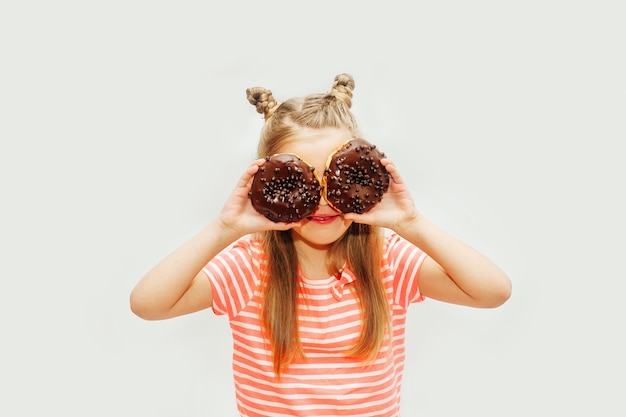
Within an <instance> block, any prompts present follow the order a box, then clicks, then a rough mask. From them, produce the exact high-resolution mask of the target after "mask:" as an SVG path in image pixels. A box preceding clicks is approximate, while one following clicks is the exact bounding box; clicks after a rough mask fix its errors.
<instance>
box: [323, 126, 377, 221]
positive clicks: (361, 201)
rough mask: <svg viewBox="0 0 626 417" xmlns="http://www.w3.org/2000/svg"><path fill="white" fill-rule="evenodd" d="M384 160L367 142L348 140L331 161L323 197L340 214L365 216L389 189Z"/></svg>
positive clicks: (325, 178)
mask: <svg viewBox="0 0 626 417" xmlns="http://www.w3.org/2000/svg"><path fill="white" fill-rule="evenodd" d="M384 157H385V154H384V153H383V152H380V151H379V150H378V149H377V148H376V145H372V144H371V143H369V142H368V141H366V140H365V139H361V138H357V139H352V140H349V141H348V142H346V143H344V144H343V145H342V146H340V147H339V148H337V149H336V150H335V151H334V152H333V153H332V154H331V155H330V156H329V158H328V162H327V163H326V169H325V171H324V177H323V179H322V182H323V184H324V189H325V190H324V191H325V192H324V198H325V199H326V201H328V204H329V205H330V206H331V207H333V208H334V209H335V210H338V211H340V212H341V213H358V214H363V213H365V212H367V211H369V210H370V209H371V208H372V207H374V206H375V205H376V204H378V203H379V202H380V201H381V200H382V198H383V194H384V193H385V192H387V190H388V189H389V174H388V173H387V170H386V169H385V167H384V166H383V165H382V164H381V163H380V160H381V159H382V158H384Z"/></svg>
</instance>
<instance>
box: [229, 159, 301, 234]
mask: <svg viewBox="0 0 626 417" xmlns="http://www.w3.org/2000/svg"><path fill="white" fill-rule="evenodd" d="M264 163H265V159H257V160H256V161H254V163H252V165H250V166H249V167H248V169H246V171H245V172H244V173H243V175H242V176H241V177H240V178H239V181H238V182H237V185H236V186H235V189H234V190H233V192H232V193H231V195H230V197H229V198H228V200H227V201H226V203H225V204H224V207H223V208H222V211H221V213H220V215H219V220H220V222H221V223H222V225H223V226H224V227H226V228H227V229H230V230H232V231H233V232H234V233H235V234H236V235H237V236H244V235H247V234H250V233H255V232H260V231H263V230H288V229H291V228H292V227H293V226H294V225H296V224H297V223H295V222H294V223H274V222H273V221H271V220H269V219H268V218H266V217H265V216H263V215H262V214H260V213H259V212H257V211H256V210H255V209H254V207H252V202H251V200H250V197H249V196H248V193H249V192H250V186H251V184H252V179H253V178H254V174H256V172H257V171H258V170H259V167H260V166H262V165H263V164H264Z"/></svg>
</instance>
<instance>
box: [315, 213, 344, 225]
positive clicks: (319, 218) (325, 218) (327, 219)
mask: <svg viewBox="0 0 626 417" xmlns="http://www.w3.org/2000/svg"><path fill="white" fill-rule="evenodd" d="M337 217H339V215H337V214H328V215H315V216H309V217H308V219H309V220H310V221H312V222H315V223H319V224H327V223H332V222H333V221H334V220H335V219H336V218H337Z"/></svg>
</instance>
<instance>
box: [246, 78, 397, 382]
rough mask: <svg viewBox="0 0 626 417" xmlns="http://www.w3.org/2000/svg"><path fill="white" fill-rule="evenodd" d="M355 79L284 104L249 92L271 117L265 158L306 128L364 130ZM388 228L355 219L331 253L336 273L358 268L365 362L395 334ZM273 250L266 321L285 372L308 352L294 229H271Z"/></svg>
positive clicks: (261, 150)
mask: <svg viewBox="0 0 626 417" xmlns="http://www.w3.org/2000/svg"><path fill="white" fill-rule="evenodd" d="M353 89H354V80H353V78H352V76H350V75H349V74H339V75H337V76H336V77H335V80H334V83H333V86H332V89H331V91H330V92H329V93H325V94H312V95H309V96H306V97H300V98H292V99H289V100H286V101H284V102H283V103H281V104H279V103H278V102H277V101H276V99H275V98H274V97H273V95H272V92H271V91H270V90H267V89H265V88H262V87H253V88H249V89H247V90H246V94H247V98H248V101H249V102H250V103H251V104H252V105H254V106H255V107H256V109H257V112H259V113H260V114H262V115H263V116H264V118H265V124H264V126H263V128H262V130H261V137H260V140H259V145H258V149H257V153H258V156H259V157H264V156H267V155H272V154H275V153H278V152H279V151H280V149H281V148H282V147H283V146H285V145H286V144H287V143H288V142H289V141H290V140H292V139H293V138H295V137H297V134H298V131H299V130H300V129H302V128H309V129H322V128H329V127H332V128H347V129H348V130H350V132H351V133H352V135H353V137H356V136H357V134H358V126H357V123H356V119H355V117H354V115H353V114H352V112H351V111H350V107H351V106H352V91H353ZM382 236H383V232H382V230H381V229H380V228H378V227H373V226H370V225H365V224H358V223H352V224H351V225H350V226H349V228H348V230H347V231H346V232H345V233H344V235H343V236H342V237H341V238H340V239H339V240H337V241H336V242H335V243H334V244H333V245H332V246H331V247H330V250H329V252H328V254H327V259H326V263H327V267H328V270H329V271H330V272H332V273H338V272H339V269H340V268H341V267H342V266H343V263H344V262H347V263H348V265H349V266H350V269H351V270H352V271H353V272H354V274H355V276H356V280H355V282H354V287H353V290H354V291H355V294H356V297H357V300H358V304H359V308H360V311H361V319H362V322H363V326H362V329H361V334H360V337H359V339H358V340H357V343H356V344H355V345H354V346H352V347H351V348H350V349H349V350H348V353H349V354H351V355H353V356H354V357H358V358H362V359H363V360H364V361H366V362H367V361H370V360H373V359H374V358H375V357H376V356H377V355H378V352H379V351H380V348H381V346H382V344H383V341H384V340H385V335H386V334H387V333H389V337H391V334H390V329H389V326H390V324H389V307H388V303H387V298H386V294H385V289H384V287H383V284H382V280H381V276H380V267H381V257H382V241H383V238H382ZM260 239H261V242H262V245H263V248H264V250H265V251H266V253H267V259H268V263H269V264H268V267H267V274H266V276H264V277H263V285H264V286H265V288H264V296H263V304H262V307H261V313H260V315H261V317H260V318H261V324H262V326H263V329H264V331H265V332H266V336H267V338H268V340H269V343H270V346H271V349H272V355H273V364H274V372H275V373H276V375H278V376H280V374H281V371H282V370H283V369H284V368H285V367H286V366H287V365H288V364H289V363H291V362H292V361H293V360H294V359H295V358H298V357H302V356H303V355H304V352H303V349H302V344H301V342H300V337H299V332H298V319H297V318H298V313H299V309H298V303H297V300H298V296H299V295H298V293H299V286H298V282H297V274H298V255H297V253H296V250H295V246H294V243H293V239H292V237H291V232H290V231H265V232H262V233H261V234H260Z"/></svg>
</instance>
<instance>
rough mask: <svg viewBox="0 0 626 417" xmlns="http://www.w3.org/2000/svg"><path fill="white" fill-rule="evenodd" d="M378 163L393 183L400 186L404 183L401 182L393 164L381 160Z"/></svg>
mask: <svg viewBox="0 0 626 417" xmlns="http://www.w3.org/2000/svg"><path fill="white" fill-rule="evenodd" d="M380 163H381V164H382V165H383V166H384V167H385V169H386V170H387V173H388V174H389V176H390V177H391V179H392V180H393V182H395V183H396V184H402V183H403V182H404V181H403V180H402V177H401V176H400V173H399V172H398V169H397V168H396V166H395V165H394V163H393V162H391V160H389V159H386V158H383V159H381V160H380Z"/></svg>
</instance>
